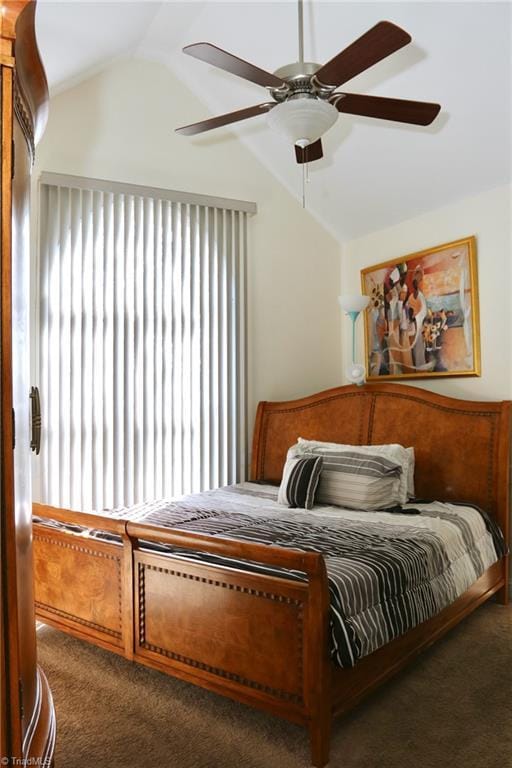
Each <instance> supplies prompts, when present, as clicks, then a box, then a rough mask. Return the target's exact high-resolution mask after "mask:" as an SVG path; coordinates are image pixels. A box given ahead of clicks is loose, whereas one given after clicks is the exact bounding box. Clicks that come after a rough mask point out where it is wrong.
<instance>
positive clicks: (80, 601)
mask: <svg viewBox="0 0 512 768" xmlns="http://www.w3.org/2000/svg"><path fill="white" fill-rule="evenodd" d="M34 573H35V579H36V590H35V599H36V608H37V611H38V615H39V616H40V617H42V616H44V615H45V614H49V615H50V616H54V617H58V618H59V619H61V620H62V621H64V622H65V621H66V620H69V621H73V622H77V623H78V624H80V625H81V626H82V627H83V631H84V632H87V631H89V632H99V633H102V634H107V635H109V636H110V639H111V641H112V639H113V638H115V639H117V640H118V641H120V640H121V635H122V620H123V607H122V548H121V547H116V545H108V544H102V543H101V542H96V541H95V542H94V544H93V546H88V544H87V541H84V540H81V539H79V538H77V537H76V536H75V537H69V535H68V536H66V534H62V533H60V532H58V531H55V532H53V531H51V532H48V533H43V534H41V533H39V532H35V534H34ZM64 584H65V585H66V589H62V586H63V585H64Z"/></svg>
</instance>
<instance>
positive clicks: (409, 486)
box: [288, 437, 415, 504]
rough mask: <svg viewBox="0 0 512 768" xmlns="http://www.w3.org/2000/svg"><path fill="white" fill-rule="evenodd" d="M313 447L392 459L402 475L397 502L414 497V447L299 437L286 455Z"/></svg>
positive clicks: (306, 450) (303, 452)
mask: <svg viewBox="0 0 512 768" xmlns="http://www.w3.org/2000/svg"><path fill="white" fill-rule="evenodd" d="M315 447H317V448H329V449H333V450H338V449H339V450H346V451H357V452H358V453H368V454H378V455H382V456H384V457H385V458H387V459H390V461H393V462H394V463H395V464H399V465H400V466H401V467H402V475H401V477H400V501H399V502H398V503H399V504H405V503H406V502H407V501H408V500H409V499H412V498H414V463H415V458H414V448H404V447H403V446H402V445H399V444H398V443H389V444H387V445H346V444H343V443H325V442H321V441H320V440H304V439H303V438H302V437H299V440H298V442H297V443H296V445H294V446H292V448H291V449H290V451H289V452H288V456H292V455H293V456H300V455H303V454H305V453H307V452H308V451H309V450H310V449H311V448H315Z"/></svg>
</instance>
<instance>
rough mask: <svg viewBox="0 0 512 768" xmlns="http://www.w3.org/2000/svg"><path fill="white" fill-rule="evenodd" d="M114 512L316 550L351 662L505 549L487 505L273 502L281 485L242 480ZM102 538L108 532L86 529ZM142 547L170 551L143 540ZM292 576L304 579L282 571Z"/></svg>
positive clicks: (346, 660) (346, 663) (338, 641)
mask: <svg viewBox="0 0 512 768" xmlns="http://www.w3.org/2000/svg"><path fill="white" fill-rule="evenodd" d="M109 516H111V517H115V518H122V519H128V520H132V521H138V522H145V523H149V524H154V525H158V526H163V527H168V528H174V529H177V530H184V531H192V532H195V533H203V534H207V535H209V536H220V537H223V538H230V539H236V540H243V541H251V542H258V543H263V544H272V545H278V546H280V547H286V548H291V549H299V550H302V551H312V552H321V553H322V554H323V556H324V559H325V564H326V568H327V576H328V581H329V589H330V598H331V612H330V629H331V638H332V643H331V655H332V658H333V660H334V662H335V663H336V664H338V665H339V666H341V667H351V666H353V665H354V664H355V663H356V662H357V660H358V659H360V658H362V657H363V656H366V655H367V654H370V653H372V652H373V651H375V650H377V649H378V648H380V647H381V646H383V645H385V644H386V643H388V642H390V641H391V640H393V639H394V638H396V637H398V636H399V635H403V634H404V633H406V632H407V631H408V630H410V629H412V628H413V627H415V626H417V625H418V624H420V623H421V622H423V621H426V620H427V619H429V618H431V617H432V616H435V615H436V614H437V613H439V612H440V611H441V610H443V608H445V607H447V606H448V605H450V604H451V603H452V602H453V601H454V600H456V598H457V597H459V595H461V594H462V593H463V592H465V591H466V590H467V589H468V588H469V587H470V586H471V584H473V583H474V582H475V581H476V580H477V579H478V578H479V577H480V576H481V575H482V574H483V572H484V571H485V570H486V569H487V568H489V567H490V566H491V565H492V564H493V563H495V562H496V561H497V560H498V559H499V558H500V557H501V556H502V555H503V554H505V551H506V546H505V543H504V540H503V535H502V533H501V531H500V529H499V528H498V527H497V526H496V524H495V523H494V521H493V520H492V519H491V518H490V517H489V516H488V515H487V514H486V513H485V512H484V511H483V510H479V509H478V508H476V507H473V506H470V505H467V504H454V503H445V502H443V503H441V502H436V501H433V502H421V503H419V502H415V503H411V504H408V505H405V506H404V507H399V508H395V509H393V510H391V511H382V512H360V511H354V510H347V509H340V508H339V507H328V506H316V507H314V508H313V509H312V510H310V511H305V510H302V509H301V510H298V509H288V508H286V507H283V506H282V505H280V504H278V503H277V488H276V487H274V486H269V485H259V484H255V483H241V484H238V485H234V486H229V487H226V488H220V489H218V490H214V491H206V492H203V493H200V494H194V495H190V496H186V497H184V498H182V499H180V500H177V501H172V502H170V501H157V502H150V503H143V504H138V505H135V506H133V507H129V508H119V509H116V510H114V511H112V512H110V513H109ZM87 535H90V536H94V537H98V538H114V537H112V536H109V534H106V533H104V532H101V531H88V532H87ZM144 546H145V548H147V549H158V550H164V551H165V550H170V549H172V548H171V547H169V546H167V545H159V544H154V543H149V542H148V543H147V545H144ZM173 553H174V554H175V555H178V556H179V557H185V558H195V559H201V560H202V561H208V562H211V563H215V564H221V565H228V566H231V567H233V566H235V567H237V568H243V569H246V570H251V571H262V572H266V573H274V574H276V575H282V571H279V569H276V568H270V567H268V566H265V565H262V564H257V563H253V562H251V563H247V562H245V561H238V560H234V559H233V558H229V559H225V558H222V557H218V556H213V555H207V554H199V553H191V552H188V551H185V550H180V551H178V550H176V549H173ZM286 575H287V577H288V578H295V579H298V580H301V579H304V578H305V575H304V574H302V573H300V572H290V571H289V570H287V571H286Z"/></svg>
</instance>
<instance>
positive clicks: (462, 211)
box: [341, 186, 512, 400]
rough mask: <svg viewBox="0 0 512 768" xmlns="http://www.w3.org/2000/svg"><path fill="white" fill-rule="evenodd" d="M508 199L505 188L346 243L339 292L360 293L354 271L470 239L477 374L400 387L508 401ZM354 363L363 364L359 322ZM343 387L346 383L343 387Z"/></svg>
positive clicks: (511, 383)
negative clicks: (477, 335)
mask: <svg viewBox="0 0 512 768" xmlns="http://www.w3.org/2000/svg"><path fill="white" fill-rule="evenodd" d="M511 205H512V198H511V188H510V186H503V187H498V188H497V189H492V190H490V191H489V192H485V193H483V194H480V195H477V196H475V197H470V198H466V199H464V200H460V201H459V202H458V203H455V204H453V205H450V206H447V207H445V208H440V209H439V210H435V211H431V212H429V213H426V214H423V215H422V216H418V217H416V218H414V219H409V220H408V221H404V222H402V223H401V224H398V225H396V226H393V227H390V228H388V229H382V230H379V231H378V232H373V233H372V234H370V235H367V236H366V237H362V238H360V239H358V240H353V241H351V242H349V243H346V244H345V245H344V246H343V250H342V271H341V292H342V293H351V292H360V290H361V282H360V270H361V269H363V267H368V266H371V265H372V264H378V263H380V262H383V261H387V260H388V259H393V258H396V259H397V260H399V259H400V257H402V256H405V255H407V254H408V253H414V252H415V251H420V250H423V249H424V248H428V247H429V246H435V245H440V244H441V243H446V242H449V241H451V240H458V239H460V238H463V237H466V236H469V235H476V242H477V267H478V290H479V295H480V335H481V360H482V375H481V376H480V377H459V378H440V379H414V380H409V381H406V380H404V382H405V383H409V384H413V385H414V386H418V387H424V388H425V389H429V390H432V391H434V392H439V393H440V394H446V395H451V396H454V397H462V398H469V399H473V400H500V399H511V398H512V301H511V298H510V297H511V295H512V237H511V222H512V209H511ZM360 325H361V327H360V328H358V331H359V333H358V342H359V344H358V348H359V355H360V357H359V359H360V360H361V361H363V360H364V352H363V333H362V323H360ZM348 326H349V323H348V321H347V322H346V323H345V324H344V330H343V340H342V358H343V370H345V366H346V365H347V364H348V362H349V353H350V342H349V338H350V337H349V333H348V330H349V329H348ZM344 383H346V382H344Z"/></svg>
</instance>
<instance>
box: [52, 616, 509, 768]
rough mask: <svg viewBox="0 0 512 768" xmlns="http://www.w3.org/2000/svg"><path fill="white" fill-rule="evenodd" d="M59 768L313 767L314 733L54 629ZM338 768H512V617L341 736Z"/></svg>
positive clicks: (335, 743) (481, 619)
mask: <svg viewBox="0 0 512 768" xmlns="http://www.w3.org/2000/svg"><path fill="white" fill-rule="evenodd" d="M38 637H39V659H40V663H41V666H42V667H43V669H44V670H45V672H46V673H47V675H48V678H49V681H50V685H51V687H52V690H53V695H54V700H55V706H56V710H57V750H56V761H55V766H56V768H64V766H65V767H66V768H74V767H75V766H76V767H77V768H78V767H80V768H89V766H94V768H103V767H104V768H121V766H122V767H123V768H126V767H127V766H135V767H136V768H157V767H158V768H306V766H309V759H308V757H309V750H308V741H307V736H306V732H305V731H304V730H303V729H301V728H299V727H298V726H294V725H292V724H289V723H286V722H284V721H280V720H278V719H276V718H273V717H270V716H267V715H265V714H262V713H260V712H257V711H255V710H251V709H249V708H248V707H245V706H243V705H241V704H236V703H234V702H231V701H228V700H227V699H223V698H221V697H219V696H216V695H214V694H212V693H209V692H207V691H203V690H201V689H200V688H196V687H194V686H192V685H188V684H186V683H182V682H180V681H178V680H174V679H172V678H170V677H167V676H166V675H163V674H160V673H159V672H155V671H153V670H150V669H145V668H143V667H141V666H138V665H135V664H131V663H129V662H127V661H125V660H124V659H121V658H119V657H117V656H115V655H113V654H110V653H108V652H107V651H102V650H100V649H98V648H95V647H93V646H89V645H87V644H85V643H82V642H81V641H79V640H75V639H73V638H71V637H68V636H66V635H64V634H62V633H60V632H58V631H57V630H53V629H50V628H49V627H43V628H42V629H41V630H40V631H39V633H38ZM329 765H330V766H331V767H333V768H334V767H335V768H459V766H460V768H512V608H511V607H509V608H503V607H502V606H499V605H496V604H488V605H485V606H483V607H482V608H480V609H479V610H478V611H476V612H475V613H474V614H473V615H472V616H470V617H469V618H468V619H466V620H465V621H464V622H463V623H462V624H461V625H459V626H458V627H457V628H456V629H454V630H452V632H451V633H449V634H448V635H447V636H446V637H445V638H444V639H443V640H441V641H439V642H438V643H437V644H436V645H435V646H434V648H432V649H431V650H429V651H428V652H426V653H425V654H423V656H422V657H421V658H420V659H419V660H418V661H417V662H416V663H415V664H413V665H412V666H411V667H409V669H408V670H406V671H404V672H402V673H401V674H400V675H399V676H398V677H397V678H395V679H394V680H393V681H391V682H390V683H388V684H387V685H386V686H385V687H384V688H382V689H381V690H380V691H379V692H377V693H375V694H374V695H373V696H371V697H370V698H369V699H367V700H366V701H365V702H364V703H363V704H361V705H360V706H359V707H358V708H357V709H356V710H354V711H353V712H352V713H351V714H350V715H348V716H347V717H345V718H344V719H342V720H338V721H336V723H335V725H334V729H333V738H332V748H331V762H330V764H329Z"/></svg>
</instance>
